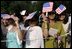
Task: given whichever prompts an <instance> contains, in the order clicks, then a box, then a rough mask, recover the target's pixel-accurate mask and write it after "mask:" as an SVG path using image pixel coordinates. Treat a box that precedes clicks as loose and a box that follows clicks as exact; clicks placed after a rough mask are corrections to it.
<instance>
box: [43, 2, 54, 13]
mask: <svg viewBox="0 0 72 49" xmlns="http://www.w3.org/2000/svg"><path fill="white" fill-rule="evenodd" d="M52 8H53V2H47V3H44V4H43V10H42V12H51V11H52Z"/></svg>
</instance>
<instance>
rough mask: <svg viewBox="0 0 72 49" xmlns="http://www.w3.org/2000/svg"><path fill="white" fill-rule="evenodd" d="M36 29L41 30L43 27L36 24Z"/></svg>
mask: <svg viewBox="0 0 72 49" xmlns="http://www.w3.org/2000/svg"><path fill="white" fill-rule="evenodd" d="M34 28H35V29H38V30H41V29H42V28H41V27H40V26H35V27H34Z"/></svg>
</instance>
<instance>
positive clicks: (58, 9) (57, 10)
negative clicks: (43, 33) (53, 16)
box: [55, 7, 66, 14]
mask: <svg viewBox="0 0 72 49" xmlns="http://www.w3.org/2000/svg"><path fill="white" fill-rule="evenodd" d="M64 10H66V7H64V8H63V10H61V9H60V8H59V7H58V8H57V9H56V10H55V11H56V13H58V14H61V13H62V12H63V11H64Z"/></svg>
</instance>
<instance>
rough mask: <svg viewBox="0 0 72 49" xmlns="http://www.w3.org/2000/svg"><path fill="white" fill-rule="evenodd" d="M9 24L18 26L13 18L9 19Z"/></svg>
mask: <svg viewBox="0 0 72 49" xmlns="http://www.w3.org/2000/svg"><path fill="white" fill-rule="evenodd" d="M8 23H9V25H13V26H16V23H15V21H14V19H12V18H9V19H8Z"/></svg>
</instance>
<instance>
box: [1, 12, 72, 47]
mask: <svg viewBox="0 0 72 49" xmlns="http://www.w3.org/2000/svg"><path fill="white" fill-rule="evenodd" d="M10 16H11V18H7V19H4V18H1V30H2V32H1V33H2V36H1V47H2V48H3V47H4V45H5V48H66V47H67V48H70V47H71V28H70V27H71V22H68V19H69V15H67V13H65V12H64V13H62V14H60V15H58V14H56V13H55V12H54V11H52V12H49V13H48V16H46V15H45V13H40V14H35V15H34V16H33V18H31V19H28V20H25V19H26V17H27V16H28V15H27V14H25V15H22V18H23V21H22V22H19V21H20V19H19V18H18V17H17V16H16V15H10ZM68 45H69V46H68Z"/></svg>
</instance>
